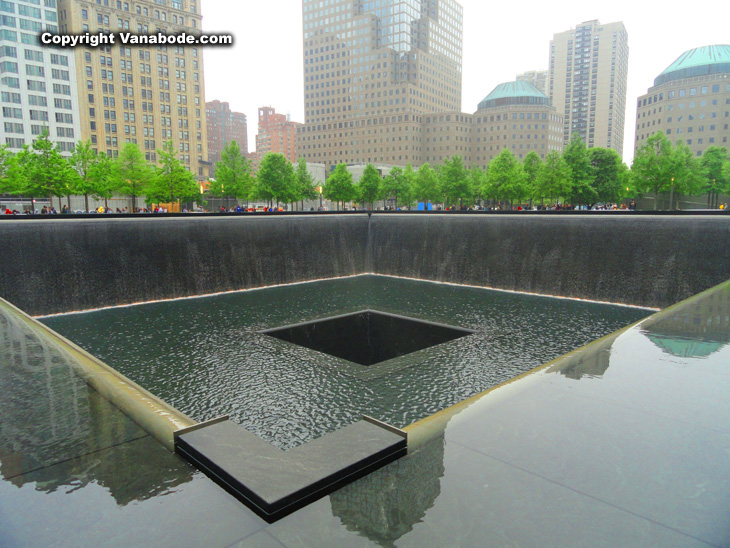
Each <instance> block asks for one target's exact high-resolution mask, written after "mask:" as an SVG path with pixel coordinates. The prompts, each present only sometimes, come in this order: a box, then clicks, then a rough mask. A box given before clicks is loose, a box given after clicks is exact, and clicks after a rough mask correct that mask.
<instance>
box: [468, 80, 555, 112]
mask: <svg viewBox="0 0 730 548" xmlns="http://www.w3.org/2000/svg"><path fill="white" fill-rule="evenodd" d="M518 104H535V105H543V104H544V105H549V104H550V99H548V97H547V95H545V94H544V93H543V92H542V91H540V90H539V89H537V88H536V87H535V86H533V85H532V84H531V83H529V82H524V81H515V82H505V83H503V84H499V85H498V86H497V87H496V88H494V89H493V90H492V92H491V93H490V94H489V95H487V96H486V97H485V98H484V99H483V100H482V102H481V103H479V110H482V109H484V108H492V107H497V106H503V105H518Z"/></svg>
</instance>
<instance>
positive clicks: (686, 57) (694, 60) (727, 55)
mask: <svg viewBox="0 0 730 548" xmlns="http://www.w3.org/2000/svg"><path fill="white" fill-rule="evenodd" d="M722 72H730V46H728V45H718V46H703V47H701V48H695V49H691V50H689V51H686V52H684V53H683V54H682V55H680V56H679V58H677V60H676V61H674V63H672V64H671V65H669V66H668V67H667V68H666V70H665V71H664V72H662V73H661V74H660V75H659V76H657V77H656V79H655V80H654V85H655V86H658V85H660V84H664V83H665V82H671V81H673V80H681V79H683V78H694V77H696V76H706V75H709V74H718V73H722Z"/></svg>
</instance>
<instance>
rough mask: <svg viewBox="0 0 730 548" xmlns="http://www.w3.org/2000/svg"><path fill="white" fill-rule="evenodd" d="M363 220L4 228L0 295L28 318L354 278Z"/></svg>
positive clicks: (0, 232) (14, 224) (194, 220)
mask: <svg viewBox="0 0 730 548" xmlns="http://www.w3.org/2000/svg"><path fill="white" fill-rule="evenodd" d="M367 224H368V218H367V216H366V215H356V216H355V215H350V216H339V215H334V216H313V217H297V216H287V217H220V218H217V217H197V216H195V217H192V216H187V217H184V218H171V219H159V218H134V219H123V218H116V219H115V218H103V219H88V220H86V219H84V220H75V219H74V220H66V219H64V220H50V219H48V220H46V219H43V220H38V221H34V220H19V221H4V222H1V223H0V241H1V242H2V249H1V250H0V296H2V297H3V298H5V299H6V300H8V301H10V302H11V303H13V304H15V305H16V306H18V307H20V308H21V309H23V310H25V311H26V312H28V313H29V314H51V313H55V312H64V311H71V310H83V309H89V308H97V307H102V306H111V305H115V304H124V303H134V302H142V301H148V300H155V299H169V298H175V297H185V296H192V295H202V294H206V293H215V292H219V291H228V290H235V289H246V288H253V287H262V286H267V285H275V284H283V283H291V282H299V281H305V280H315V279H320V278H330V277H336V276H348V275H354V274H359V273H362V272H363V271H364V270H365V256H366V246H367Z"/></svg>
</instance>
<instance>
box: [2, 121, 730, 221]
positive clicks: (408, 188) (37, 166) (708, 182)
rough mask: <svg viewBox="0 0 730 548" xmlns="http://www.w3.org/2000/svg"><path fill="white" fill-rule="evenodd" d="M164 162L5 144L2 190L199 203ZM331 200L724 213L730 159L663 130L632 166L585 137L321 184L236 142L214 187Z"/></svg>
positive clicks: (280, 199) (343, 173)
mask: <svg viewBox="0 0 730 548" xmlns="http://www.w3.org/2000/svg"><path fill="white" fill-rule="evenodd" d="M158 154H159V165H157V166H153V165H150V164H149V163H148V162H147V161H146V160H145V158H144V154H143V153H142V152H141V151H140V150H139V148H138V147H137V146H136V145H134V144H132V143H127V144H125V146H124V147H123V148H122V150H121V151H120V154H119V156H118V157H117V158H114V159H111V158H109V157H107V156H106V155H105V154H103V153H97V152H95V151H94V150H93V148H92V147H91V144H90V143H88V142H86V143H81V142H79V143H78V144H77V146H76V148H75V150H74V151H73V153H72V154H71V156H70V157H69V158H64V157H63V156H62V155H61V153H60V152H59V150H58V148H57V146H56V145H54V144H53V143H52V142H51V141H50V140H49V138H48V134H47V133H44V134H42V135H41V136H39V138H38V139H37V140H36V141H35V142H34V143H33V145H32V146H26V147H25V148H23V150H21V152H19V153H18V154H15V155H13V154H10V153H9V152H8V150H7V149H6V148H5V147H0V193H8V194H15V195H22V196H26V197H31V198H33V197H53V196H55V197H59V198H62V197H69V196H71V195H80V196H84V197H85V199H86V209H87V210H88V198H89V197H90V196H91V197H94V198H96V199H108V198H110V197H111V196H113V195H115V194H117V195H123V196H129V197H131V199H132V207H133V208H135V207H136V201H137V199H138V198H139V197H142V196H144V197H145V199H146V202H148V203H152V202H168V201H169V202H175V201H177V200H181V201H192V200H197V201H200V200H202V199H201V196H200V188H199V186H198V185H197V183H196V182H195V178H194V176H193V175H192V174H191V173H190V172H189V171H188V170H187V169H186V168H185V167H184V166H183V165H182V164H181V162H180V161H179V160H178V158H177V155H176V152H175V150H174V146H173V143H172V142H171V141H169V142H167V143H165V145H164V147H163V149H162V150H159V151H158ZM319 191H321V192H322V195H323V197H324V198H326V199H328V200H331V201H334V202H337V203H338V204H343V205H344V203H346V202H357V203H360V204H363V205H370V206H371V207H374V205H375V203H376V202H377V201H378V200H391V203H395V205H396V206H410V205H412V204H414V203H415V202H434V203H445V204H451V205H453V204H457V203H458V204H464V203H467V204H471V203H475V202H478V201H492V202H495V203H496V202H501V203H508V204H523V203H525V202H527V201H532V202H533V203H534V202H537V203H545V202H547V203H554V202H556V201H561V202H563V203H571V204H573V205H586V206H589V207H590V206H592V205H594V204H596V203H599V202H604V203H616V202H619V201H620V200H621V199H622V198H624V197H626V196H632V197H640V196H643V195H645V194H653V195H654V197H655V208H656V207H657V204H658V201H659V196H660V195H666V194H669V208H673V205H674V204H673V201H674V197H675V196H678V195H680V194H682V195H697V194H700V193H706V194H707V195H708V206H709V207H717V200H718V197H719V195H720V194H723V193H728V192H730V155H728V151H727V149H725V148H721V147H714V146H713V147H709V148H708V149H707V150H706V151H705V152H704V154H703V155H702V156H701V157H700V158H697V157H695V156H693V155H692V153H691V151H690V149H689V147H688V146H687V145H685V144H684V143H682V142H679V143H677V144H676V145H673V144H672V143H671V142H670V141H669V139H668V138H667V137H666V136H665V135H664V134H663V133H661V132H660V133H657V134H655V135H653V136H652V137H650V138H649V139H648V140H647V142H646V143H645V144H644V145H643V146H642V147H641V148H640V149H639V150H638V151H637V154H636V156H635V158H634V162H633V164H632V166H631V169H629V168H628V167H627V166H626V164H624V163H623V162H622V161H621V158H620V156H619V155H618V153H616V151H614V150H612V149H605V148H590V149H588V148H587V147H586V145H585V143H583V141H581V139H580V138H579V137H577V136H574V138H573V139H572V140H571V142H570V143H569V145H568V146H567V147H566V148H565V150H564V151H563V153H562V154H560V153H558V152H556V151H553V152H550V153H549V154H548V155H547V156H546V157H545V158H544V159H542V158H540V157H539V156H538V155H537V153H536V152H534V151H531V152H530V153H528V154H527V156H526V157H525V158H524V160H522V161H520V160H519V159H517V158H516V157H515V156H514V154H513V153H512V152H510V151H509V150H507V149H505V150H503V151H502V152H501V153H500V154H499V155H498V156H497V157H495V158H494V159H493V160H492V161H491V162H490V164H489V165H488V166H487V168H486V169H481V168H479V167H477V166H472V167H471V168H467V167H466V166H465V165H464V162H463V161H462V159H461V157H459V156H454V157H452V158H448V159H446V160H445V161H444V162H443V163H442V164H441V165H437V166H433V167H432V166H430V165H429V164H423V165H421V166H420V167H419V168H418V169H414V168H413V167H412V166H411V165H410V164H409V165H406V166H405V167H403V168H401V167H394V168H392V169H391V170H390V173H389V174H388V175H386V176H385V177H381V175H380V173H379V172H378V170H377V169H376V168H375V167H374V166H373V165H371V164H368V165H367V167H366V168H365V171H364V173H363V176H362V177H361V179H360V181H359V183H358V184H357V185H356V184H354V183H353V179H352V175H351V173H350V172H349V171H348V169H347V166H345V165H344V164H341V165H338V166H336V168H335V169H334V170H333V171H332V173H330V174H329V177H328V178H327V181H326V184H325V185H323V187H322V188H319V189H318V188H316V187H315V183H314V181H313V180H312V177H311V175H310V173H309V171H308V169H307V164H306V162H305V161H304V159H300V160H299V162H298V163H297V165H296V167H295V166H293V165H292V164H291V163H290V162H289V161H288V160H287V159H286V158H285V157H284V156H283V155H282V154H268V155H266V156H265V157H264V158H263V160H262V162H261V164H260V165H259V167H258V171H257V173H256V175H255V176H254V174H253V169H252V165H251V162H250V161H249V160H248V159H247V158H246V157H245V155H244V154H243V153H242V152H241V150H240V148H239V146H238V144H237V143H236V142H235V141H234V142H231V143H229V144H228V145H227V146H226V148H225V149H224V150H223V152H222V155H221V161H220V162H218V163H217V164H216V177H215V179H212V180H211V181H210V187H209V192H210V195H212V196H215V197H218V198H222V199H225V200H226V201H228V200H230V199H233V200H236V201H246V202H248V201H249V200H256V201H265V202H269V203H272V204H273V203H276V204H277V205H279V204H281V203H284V204H288V203H294V202H299V201H303V200H312V199H315V198H317V197H318V196H319Z"/></svg>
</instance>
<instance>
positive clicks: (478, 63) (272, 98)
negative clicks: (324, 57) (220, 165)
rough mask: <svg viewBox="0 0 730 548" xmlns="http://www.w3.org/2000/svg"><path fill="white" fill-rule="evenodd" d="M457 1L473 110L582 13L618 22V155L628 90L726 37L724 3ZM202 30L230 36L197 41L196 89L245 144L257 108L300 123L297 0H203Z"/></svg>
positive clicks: (530, 65) (636, 92)
mask: <svg viewBox="0 0 730 548" xmlns="http://www.w3.org/2000/svg"><path fill="white" fill-rule="evenodd" d="M460 3H461V5H462V6H463V8H464V44H463V45H464V49H463V79H462V90H463V95H462V105H461V106H462V111H463V112H468V113H473V112H475V111H476V108H477V105H478V103H479V101H481V100H482V99H483V98H484V97H485V96H486V95H487V94H488V93H489V92H490V91H492V89H494V87H495V86H497V85H498V84H501V83H502V82H508V81H511V80H514V79H515V76H516V75H517V74H520V73H522V72H525V71H527V70H546V69H547V67H548V55H549V47H550V40H551V39H552V37H553V34H555V33H558V32H563V31H566V30H568V29H571V28H575V26H576V25H578V24H580V23H582V22H583V21H588V20H592V19H598V20H599V21H600V22H601V23H612V22H615V21H623V23H624V25H626V30H627V32H628V34H629V81H628V94H627V98H626V122H625V129H626V133H625V136H624V160H625V161H627V163H630V161H631V158H632V157H633V142H634V128H635V125H636V99H637V98H638V97H639V96H640V95H643V94H645V93H646V92H647V89H648V88H649V87H650V86H651V85H652V84H653V82H654V78H655V77H656V76H658V75H659V74H660V73H661V72H662V71H663V70H664V69H665V68H667V67H668V66H669V65H670V64H671V63H672V62H674V60H675V59H676V58H677V57H679V56H680V55H681V54H682V53H684V52H685V51H687V50H689V49H692V48H696V47H699V46H707V45H714V44H728V43H730V30H728V24H727V20H728V19H727V14H728V6H727V4H726V3H725V2H720V1H719V0H710V1H705V2H701V3H700V4H692V3H688V2H682V3H681V4H680V3H670V2H666V1H664V2H647V1H646V0H633V1H629V0H610V1H607V2H586V1H585V0H563V1H558V2H550V1H549V0H540V1H538V0H517V1H507V2H488V1H486V0H461V1H460ZM201 4H202V10H203V28H204V30H205V31H206V32H221V33H232V34H233V35H234V37H235V45H234V46H233V47H227V48H213V47H211V48H208V49H206V50H205V53H204V55H205V58H204V60H205V97H206V100H207V101H211V100H213V99H219V100H221V101H227V102H229V103H230V105H231V109H232V110H234V111H237V112H243V113H244V114H246V117H247V119H248V130H249V131H248V134H249V151H252V150H253V148H254V147H255V139H254V136H255V134H256V124H257V118H258V108H259V107H262V106H271V107H273V108H275V109H276V111H277V112H279V113H283V114H290V115H291V119H292V120H293V121H295V122H304V121H305V120H304V92H303V72H302V71H303V64H302V2H301V0H268V1H260V0H239V1H235V0H232V1H228V2H223V1H222V0H204V1H203V2H201Z"/></svg>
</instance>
